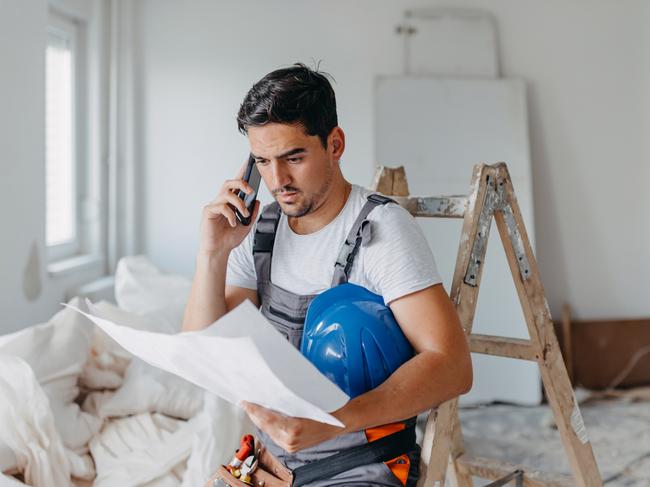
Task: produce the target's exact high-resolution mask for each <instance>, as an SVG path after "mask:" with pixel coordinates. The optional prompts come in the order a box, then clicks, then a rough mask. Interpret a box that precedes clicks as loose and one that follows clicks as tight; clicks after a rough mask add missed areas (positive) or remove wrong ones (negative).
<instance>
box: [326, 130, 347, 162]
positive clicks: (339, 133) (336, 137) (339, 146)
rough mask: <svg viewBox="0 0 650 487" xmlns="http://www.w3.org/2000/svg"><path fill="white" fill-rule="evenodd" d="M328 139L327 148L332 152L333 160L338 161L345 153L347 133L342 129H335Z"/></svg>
mask: <svg viewBox="0 0 650 487" xmlns="http://www.w3.org/2000/svg"><path fill="white" fill-rule="evenodd" d="M328 138H329V140H328V144H327V146H328V147H329V148H330V150H331V151H332V152H331V154H332V158H333V159H334V160H335V161H338V160H339V159H340V158H341V156H342V155H343V152H344V151H345V132H343V129H342V128H341V127H334V128H333V129H332V132H330V135H329V137H328Z"/></svg>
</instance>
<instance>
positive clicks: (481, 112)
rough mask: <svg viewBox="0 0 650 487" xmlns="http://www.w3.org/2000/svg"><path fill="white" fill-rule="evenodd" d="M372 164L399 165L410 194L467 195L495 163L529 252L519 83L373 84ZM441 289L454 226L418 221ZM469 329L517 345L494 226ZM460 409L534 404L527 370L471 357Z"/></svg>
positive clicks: (533, 379)
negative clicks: (479, 172)
mask: <svg viewBox="0 0 650 487" xmlns="http://www.w3.org/2000/svg"><path fill="white" fill-rule="evenodd" d="M375 95H376V111H375V160H376V161H377V164H378V165H385V166H399V165H404V166H405V168H406V175H407V178H408V182H409V189H410V192H411V194H413V195H429V196H431V195H445V194H447V195H448V194H467V192H468V189H469V183H470V178H471V174H472V168H473V166H474V164H476V163H479V162H486V163H494V162H498V161H505V162H506V163H507V164H508V168H509V170H510V174H511V176H512V180H513V184H514V188H515V192H516V194H517V198H518V201H519V205H520V207H521V211H522V215H523V219H524V222H525V224H526V228H527V230H528V234H529V237H530V239H531V243H532V245H533V248H534V231H533V206H532V196H533V195H532V181H531V167H530V151H529V138H528V123H527V111H526V95H525V86H524V84H523V82H522V81H520V80H516V79H508V80H503V79H501V80H450V79H436V78H429V77H382V78H379V79H378V80H377V84H376V93H375ZM419 223H420V225H421V227H422V229H423V230H424V232H425V235H426V236H427V239H428V240H429V243H430V245H431V248H432V249H433V252H434V255H435V257H436V262H437V264H438V268H439V269H440V271H441V273H442V276H443V279H444V283H445V288H446V289H447V291H449V290H450V289H451V280H452V276H453V270H454V265H455V263H456V254H457V252H458V241H459V236H460V231H461V225H462V220H460V219H454V220H445V219H433V218H427V219H425V218H420V219H419ZM492 227H493V228H492V231H491V234H490V240H489V244H488V251H487V256H486V263H485V268H484V273H483V279H482V282H481V290H480V292H479V299H478V306H477V314H476V319H475V321H474V331H475V332H478V333H488V334H496V335H501V336H511V337H519V338H527V337H528V331H527V329H526V324H525V322H524V318H523V314H522V312H521V308H520V305H519V300H518V298H517V294H516V290H515V287H514V283H513V281H512V276H511V275H510V271H509V268H508V265H507V262H506V257H505V253H504V251H503V247H502V245H501V242H500V239H499V235H498V232H497V229H496V225H493V226H492ZM472 358H473V363H474V387H473V389H472V391H471V392H470V393H469V394H467V395H466V396H464V397H463V398H462V399H461V401H462V402H463V403H466V404H467V403H477V402H489V401H494V400H499V401H512V402H517V403H523V404H536V403H538V402H539V401H540V400H541V389H540V380H539V372H538V370H537V365H536V364H535V363H531V362H524V361H519V360H514V359H506V358H499V357H489V356H484V355H477V354H473V356H472Z"/></svg>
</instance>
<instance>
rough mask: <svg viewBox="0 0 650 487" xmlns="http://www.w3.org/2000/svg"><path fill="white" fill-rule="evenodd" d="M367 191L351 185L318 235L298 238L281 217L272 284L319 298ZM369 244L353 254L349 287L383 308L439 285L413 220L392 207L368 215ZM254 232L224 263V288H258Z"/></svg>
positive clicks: (428, 253)
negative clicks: (378, 300) (371, 297)
mask: <svg viewBox="0 0 650 487" xmlns="http://www.w3.org/2000/svg"><path fill="white" fill-rule="evenodd" d="M371 193H372V192H371V191H369V190H367V189H365V188H362V187H361V186H357V185H352V191H351V192H350V196H349V197H348V200H347V202H346V203H345V206H344V207H343V209H342V210H341V212H340V213H339V214H338V215H337V216H336V218H334V220H332V221H331V222H330V223H328V224H327V225H326V226H324V227H323V228H321V229H320V230H318V231H317V232H314V233H310V234H308V235H298V234H297V233H295V232H294V231H293V230H291V227H289V224H288V221H287V217H286V215H284V214H282V216H281V217H280V222H279V223H278V229H277V233H276V236H275V244H274V247H273V260H272V262H271V282H273V284H275V285H276V286H279V287H281V288H284V289H285V290H287V291H290V292H292V293H294V294H300V295H307V294H318V293H321V292H323V291H325V290H326V289H329V288H330V287H331V284H332V276H333V275H334V264H335V262H336V259H337V257H338V255H339V251H340V250H341V246H342V245H343V242H345V238H346V237H347V235H348V233H349V232H350V229H351V228H352V225H353V224H354V222H355V220H356V219H357V216H358V215H359V212H360V211H361V208H362V207H363V205H364V204H365V202H366V200H367V197H368V195H369V194H371ZM367 218H368V220H370V221H371V222H372V223H371V225H372V239H371V241H370V242H369V243H368V244H367V245H366V244H364V245H362V246H361V247H360V248H359V251H358V252H357V256H356V258H355V260H354V264H353V266H352V270H351V272H350V278H349V282H351V283H353V284H357V285H359V286H363V287H365V288H367V289H369V290H370V291H372V292H374V293H376V294H379V295H381V296H383V298H384V301H385V302H386V303H387V304H388V303H390V302H391V301H393V300H395V299H397V298H400V297H402V296H406V295H407V294H410V293H413V292H415V291H420V290H421V289H424V288H426V287H429V286H432V285H434V284H438V283H440V282H442V279H441V278H440V275H439V274H438V269H437V268H436V264H435V261H434V258H433V254H432V253H431V250H430V249H429V246H428V244H427V241H426V239H425V237H424V235H423V233H422V230H421V229H420V227H419V226H418V224H417V223H416V221H415V218H413V216H411V214H410V213H409V212H408V211H406V210H405V209H404V208H402V207H401V206H399V205H397V204H395V203H388V204H387V205H383V206H378V207H376V208H374V209H373V210H372V211H371V212H370V214H369V215H368V217H367ZM254 234H255V228H253V229H252V230H251V232H250V233H249V234H248V236H247V237H246V239H245V240H244V241H243V242H242V243H241V244H240V245H239V246H238V247H237V248H235V249H234V250H233V251H232V252H231V254H230V258H229V260H228V271H227V274H226V283H227V284H228V285H231V286H238V287H243V288H248V289H257V278H256V271H255V262H254V260H253V250H252V249H253V237H254Z"/></svg>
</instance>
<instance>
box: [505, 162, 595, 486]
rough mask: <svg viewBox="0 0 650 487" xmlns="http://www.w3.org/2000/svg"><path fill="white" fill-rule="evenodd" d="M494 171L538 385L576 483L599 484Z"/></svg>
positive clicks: (513, 202)
mask: <svg viewBox="0 0 650 487" xmlns="http://www.w3.org/2000/svg"><path fill="white" fill-rule="evenodd" d="M493 167H495V168H496V169H497V181H496V182H497V188H499V191H500V192H501V193H502V198H503V200H502V205H501V208H500V209H499V211H496V212H495V215H494V216H495V219H496V223H497V228H498V230H499V234H500V236H501V240H502V242H503V246H504V249H505V251H506V256H507V259H508V264H509V265H510V270H511V273H512V276H513V280H514V283H515V287H516V289H517V294H518V295H519V300H520V301H521V306H522V310H523V313H524V317H525V320H526V324H527V326H528V332H529V334H530V340H531V342H532V343H533V345H534V346H537V348H538V356H539V360H538V364H539V368H540V373H541V377H542V381H543V384H544V388H545V390H546V395H547V397H548V401H549V404H550V405H551V408H552V410H553V413H554V415H555V422H556V424H557V426H558V430H559V432H560V435H561V438H562V442H563V444H564V447H565V449H566V452H567V455H568V458H569V463H570V465H571V468H572V470H573V473H574V476H575V480H576V485H578V486H580V487H599V486H602V480H601V477H600V473H599V471H598V466H597V464H596V460H595V458H594V453H593V450H592V447H591V443H590V442H589V440H588V438H587V434H586V430H585V428H584V424H583V422H582V416H581V413H580V409H579V408H578V405H577V402H576V399H575V395H574V393H573V388H572V386H571V382H570V381H569V377H568V374H567V371H566V368H565V366H564V362H563V360H562V356H561V353H560V348H559V345H558V342H557V338H556V336H555V331H554V329H553V322H552V320H551V313H550V311H549V308H548V304H547V302H546V297H545V296H546V295H545V293H544V288H543V286H542V282H541V279H540V276H539V270H538V268H537V262H536V260H535V256H534V255H533V252H532V249H531V246H530V242H529V240H528V235H527V232H526V229H525V227H524V224H523V219H522V217H521V213H520V211H519V205H518V203H517V198H516V196H515V193H514V190H513V187H512V183H511V180H510V176H509V174H508V169H507V167H506V165H505V164H503V163H501V164H497V165H495V166H493Z"/></svg>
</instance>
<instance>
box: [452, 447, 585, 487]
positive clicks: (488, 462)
mask: <svg viewBox="0 0 650 487" xmlns="http://www.w3.org/2000/svg"><path fill="white" fill-rule="evenodd" d="M457 463H458V468H459V469H460V470H461V471H462V472H463V473H465V474H466V475H473V476H475V477H480V478H483V479H489V480H497V479H500V478H503V477H505V476H506V475H508V474H510V473H512V472H514V471H515V470H523V471H524V486H525V487H573V485H574V484H573V479H572V478H571V477H570V476H567V475H562V474H553V473H548V472H542V471H539V470H534V469H531V468H529V467H523V466H521V465H515V464H513V463H509V462H503V461H499V460H493V459H489V458H483V457H472V456H470V455H468V454H463V455H461V456H460V457H459V458H458V460H457Z"/></svg>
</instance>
